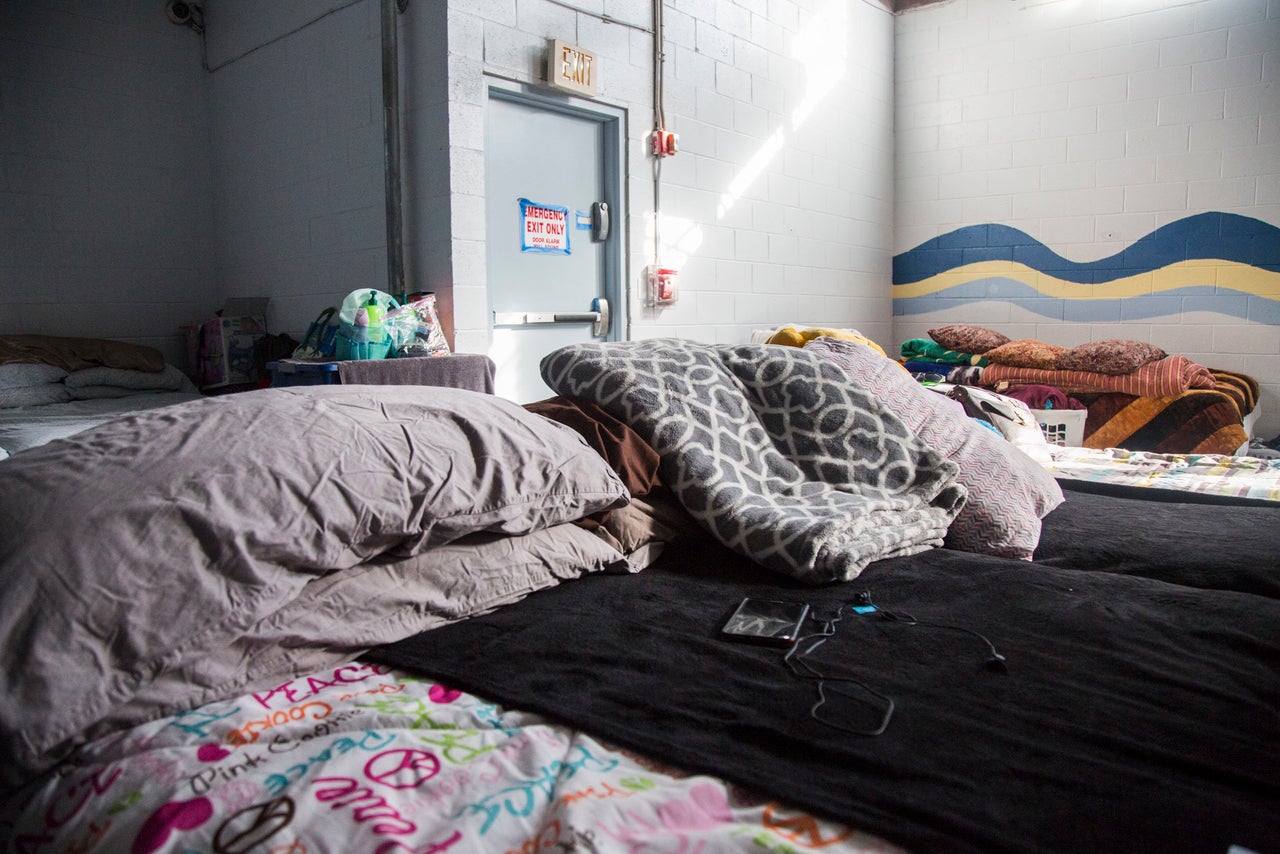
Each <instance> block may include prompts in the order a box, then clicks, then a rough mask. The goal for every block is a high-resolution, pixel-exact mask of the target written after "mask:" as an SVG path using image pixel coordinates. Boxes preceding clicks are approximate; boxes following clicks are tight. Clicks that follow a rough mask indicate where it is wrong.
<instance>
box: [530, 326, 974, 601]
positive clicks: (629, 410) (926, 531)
mask: <svg viewBox="0 0 1280 854" xmlns="http://www.w3.org/2000/svg"><path fill="white" fill-rule="evenodd" d="M541 369H542V377H543V379H544V380H545V381H546V382H547V384H548V385H549V386H551V388H552V389H554V390H555V391H556V392H558V393H559V394H562V395H566V396H572V397H582V398H586V399H588V400H591V401H594V402H595V403H598V404H599V405H600V406H602V407H604V408H605V409H606V410H607V411H608V412H609V413H610V414H612V415H613V416H615V417H617V418H620V419H622V420H624V421H626V422H627V423H628V424H629V425H630V426H631V428H632V429H633V430H635V431H636V432H637V433H638V434H639V435H640V436H641V437H642V438H644V439H645V441H647V442H648V443H649V444H650V445H652V446H653V448H654V450H656V451H657V452H658V454H659V455H660V456H661V460H662V461H661V464H660V465H661V467H660V473H661V475H662V478H663V481H664V482H665V483H666V484H667V486H669V487H670V488H671V490H672V491H673V492H674V493H675V495H676V497H677V499H678V500H679V501H680V503H681V504H683V505H684V507H685V509H686V510H688V511H689V513H690V514H691V515H692V516H693V517H694V518H695V519H697V520H698V521H699V523H700V524H702V525H703V526H704V527H705V528H707V530H708V531H710V532H711V534H712V535H713V536H715V537H716V538H717V539H718V540H719V541H720V542H722V543H723V544H724V545H726V546H728V547H729V548H731V549H733V550H734V551H736V552H738V553H739V554H742V555H744V556H746V557H748V558H751V559H752V560H754V561H756V562H757V563H759V564H761V565H763V566H765V567H768V568H770V569H774V570H777V571H780V572H783V573H785V574H787V575H791V576H793V577H795V578H798V579H800V580H801V581H805V582H808V583H814V584H820V583H824V582H829V581H838V580H848V579H851V578H855V577H857V575H858V574H859V573H860V572H861V571H862V570H863V568H864V567H866V565H867V564H868V563H870V562H871V561H874V560H879V559H881V558H887V557H895V556H899V555H909V554H915V553H917V552H920V551H924V550H925V549H927V548H931V547H934V546H940V545H941V544H942V539H943V536H944V535H945V534H946V531H947V527H948V526H949V525H950V523H951V521H952V520H953V519H954V518H955V516H956V514H957V513H958V512H959V511H960V508H961V506H963V503H964V500H965V495H966V493H965V489H964V487H963V486H961V485H959V484H958V483H956V477H957V468H956V465H955V464H954V463H952V462H951V461H949V460H947V459H945V458H944V457H942V456H941V455H940V454H939V453H937V452H936V451H934V450H933V449H932V448H930V447H929V446H928V445H925V444H924V443H922V442H920V441H919V440H918V439H916V437H915V436H914V435H913V434H912V433H911V431H910V430H908V429H907V427H906V426H905V425H904V424H903V423H902V421H901V420H899V419H898V417H897V416H895V415H894V414H893V413H892V412H890V411H889V410H888V409H886V408H885V407H884V406H883V405H881V404H880V403H879V402H878V401H877V400H876V399H875V398H874V397H872V395H871V394H869V393H868V392H867V391H865V390H864V389H863V388H862V387H860V386H859V385H857V384H856V383H854V382H853V381H851V380H850V379H849V378H848V376H847V375H846V374H844V373H843V372H842V371H841V370H840V369H839V368H837V367H836V366H834V365H832V364H830V363H829V362H827V361H825V360H823V359H821V358H820V357H818V356H815V355H814V354H811V353H808V352H806V351H804V350H800V349H797V348H793V347H769V346H763V345H742V346H711V345H705V344H696V343H692V342H688V341H680V340H675V339H655V340H649V341H638V342H625V343H610V344H578V345H573V346H570V347H565V348H562V349H560V350H557V351H555V352H553V353H551V354H550V355H548V356H547V357H546V358H545V359H543V361H542V365H541Z"/></svg>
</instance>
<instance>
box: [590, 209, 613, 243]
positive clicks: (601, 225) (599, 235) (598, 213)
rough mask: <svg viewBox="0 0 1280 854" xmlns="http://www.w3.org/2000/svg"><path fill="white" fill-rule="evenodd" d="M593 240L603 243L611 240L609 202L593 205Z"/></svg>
mask: <svg viewBox="0 0 1280 854" xmlns="http://www.w3.org/2000/svg"><path fill="white" fill-rule="evenodd" d="M591 239H592V240H594V241H596V242H597V243H603V242H604V241H606V240H608V239H609V205H608V203H607V202H592V203H591Z"/></svg>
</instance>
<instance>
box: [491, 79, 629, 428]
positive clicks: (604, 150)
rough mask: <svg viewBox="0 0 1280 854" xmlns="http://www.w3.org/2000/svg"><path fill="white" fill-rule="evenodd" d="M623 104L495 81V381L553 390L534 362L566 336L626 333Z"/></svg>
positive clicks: (536, 391) (527, 391)
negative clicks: (623, 316)
mask: <svg viewBox="0 0 1280 854" xmlns="http://www.w3.org/2000/svg"><path fill="white" fill-rule="evenodd" d="M621 139H622V129H621V115H620V114H619V113H618V112H617V111H614V110H612V109H611V108H608V107H605V106H603V105H597V104H594V103H593V102H589V101H582V100H580V99H576V98H567V97H564V96H559V95H544V94H540V93H537V92H534V91H530V90H528V89H526V88H524V87H518V86H514V85H511V84H504V83H494V84H492V85H491V86H490V89H489V100H488V104H487V108H486V114H485V241H486V250H485V259H486V263H487V267H488V291H489V308H490V322H491V324H492V329H491V336H492V337H491V341H492V344H491V346H490V351H489V355H490V357H491V358H492V359H493V360H494V363H495V364H496V365H497V380H496V385H497V392H498V394H499V395H501V396H503V397H506V398H508V399H510V400H514V401H516V402H518V403H527V402H530V401H534V400H541V399H543V398H546V397H550V396H552V395H553V394H554V392H553V391H552V390H551V389H549V388H548V387H547V386H546V384H545V383H543V381H542V377H541V375H540V374H539V371H538V365H539V362H540V361H541V360H542V357H543V356H545V355H546V354H547V353H550V352H551V351H553V350H556V349H558V348H560V347H563V346H565V345H567V344H574V343H579V342H584V341H591V340H610V339H616V338H618V337H620V336H619V335H618V332H617V331H618V330H619V329H622V328H624V327H623V321H622V319H621V318H620V317H619V312H620V310H621V309H622V300H621V299H620V298H619V295H620V291H621V282H622V275H621V265H622V258H623V257H624V256H623V254H622V247H621V244H622V236H621V234H622V222H621V221H620V220H621V216H620V215H621V213H622V211H623V209H624V208H623V201H622V198H621V195H622V184H621V180H620V176H621V170H620V164H621V147H620V140H621Z"/></svg>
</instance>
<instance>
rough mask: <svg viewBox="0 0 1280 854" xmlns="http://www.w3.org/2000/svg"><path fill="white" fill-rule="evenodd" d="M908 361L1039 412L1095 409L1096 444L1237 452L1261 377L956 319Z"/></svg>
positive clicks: (1142, 349)
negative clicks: (1013, 334) (1018, 334)
mask: <svg viewBox="0 0 1280 854" xmlns="http://www.w3.org/2000/svg"><path fill="white" fill-rule="evenodd" d="M901 360H902V361H903V362H904V363H905V364H906V365H907V367H908V369H909V370H925V369H932V370H935V371H938V372H945V376H946V377H947V379H948V381H950V382H953V383H959V384H964V385H980V386H984V387H987V388H991V389H994V390H996V391H998V392H1000V393H1002V394H1006V395H1009V396H1011V397H1014V398H1016V399H1019V400H1022V401H1023V402H1025V403H1027V404H1028V405H1030V406H1032V407H1033V408H1036V409H1051V408H1052V409H1063V408H1067V409H1087V410H1088V413H1089V414H1088V418H1087V420H1086V422H1085V427H1084V436H1083V446H1084V447H1087V448H1111V447H1116V448H1126V449H1129V450H1137V451H1153V452H1158V453H1218V454H1231V453H1234V452H1235V451H1236V450H1237V449H1239V448H1240V447H1242V446H1243V445H1244V444H1245V443H1247V441H1248V434H1247V432H1246V431H1245V429H1244V427H1243V424H1242V422H1243V420H1244V418H1245V417H1246V416H1247V415H1248V414H1249V412H1250V411H1252V409H1253V407H1254V406H1255V405H1256V403H1257V383H1256V382H1255V381H1254V380H1253V378H1252V377H1248V376H1245V375H1243V374H1236V373H1232V372H1229V371H1218V370H1210V369H1209V368H1206V367H1204V366H1203V365H1200V364H1197V363H1196V362H1194V361H1192V360H1191V359H1189V358H1187V357H1186V356H1183V355H1177V354H1174V355H1170V354H1169V353H1166V352H1165V351H1164V350H1162V349H1160V348H1159V347H1156V346H1155V345H1153V344H1150V343H1147V342H1143V341H1132V340H1126V339H1108V340H1103V341H1093V342H1089V343H1086V344H1081V345H1079V346H1076V347H1062V346H1059V345H1056V344H1050V343H1048V342H1045V341H1039V340H1036V339H1032V338H1022V339H1010V338H1009V337H1008V336H1006V335H1004V334H1002V333H1000V332H997V331H995V330H992V329H987V328H984V327H981V326H974V325H970V324H951V325H945V326H940V327H937V328H934V329H930V330H929V339H913V340H910V341H907V342H905V343H904V344H903V345H902V348H901ZM973 366H981V369H980V370H973Z"/></svg>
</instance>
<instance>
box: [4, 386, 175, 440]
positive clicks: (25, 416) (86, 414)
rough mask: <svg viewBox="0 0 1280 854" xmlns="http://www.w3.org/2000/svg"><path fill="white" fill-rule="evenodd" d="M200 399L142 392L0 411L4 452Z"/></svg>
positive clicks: (169, 393) (173, 392)
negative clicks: (135, 414) (126, 417)
mask: <svg viewBox="0 0 1280 854" xmlns="http://www.w3.org/2000/svg"><path fill="white" fill-rule="evenodd" d="M199 398H200V395H199V394H198V393H195V392H182V391H163V392H139V393H138V394H131V395H128V396H127V397H116V398H99V399H96V400H71V401H67V402H65V403H47V404H44V405H43V406H19V407H15V408H12V409H0V451H4V452H5V453H6V455H13V454H16V453H18V452H19V451H23V450H26V449H27V448H34V447H36V446H37V445H43V444H45V443H46V442H51V441H53V440H54V439H63V438H66V437H67V436H74V435H75V434H76V433H80V432H82V431H84V430H88V429H90V428H91V427H97V426H98V425H99V424H105V423H106V422H108V421H110V420H112V419H114V418H119V417H121V416H122V415H128V414H129V413H131V412H141V411H143V410H147V409H155V408H157V407H160V406H169V405H171V404H174V403H184V402H186V401H188V400H198V399H199Z"/></svg>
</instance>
